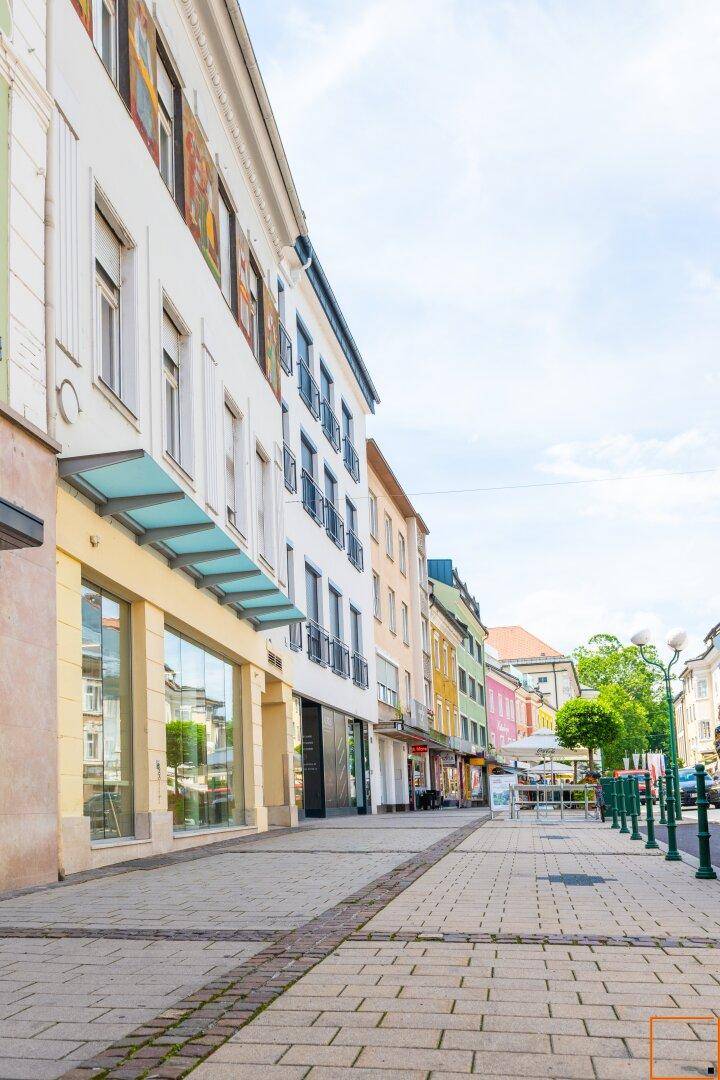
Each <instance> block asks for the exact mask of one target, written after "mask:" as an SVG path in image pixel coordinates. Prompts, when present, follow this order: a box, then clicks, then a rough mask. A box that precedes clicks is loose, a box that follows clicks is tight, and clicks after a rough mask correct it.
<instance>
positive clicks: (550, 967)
mask: <svg viewBox="0 0 720 1080" xmlns="http://www.w3.org/2000/svg"><path fill="white" fill-rule="evenodd" d="M567 875H571V876H567ZM719 920H720V885H719V884H718V883H717V882H704V881H698V880H696V879H695V877H694V873H693V870H692V868H690V867H689V866H687V865H685V864H677V863H668V862H666V861H665V860H664V858H663V854H662V852H660V853H658V852H649V851H646V850H645V848H644V846H643V845H642V844H640V843H639V842H631V841H630V840H629V838H628V837H626V836H618V835H617V834H616V833H614V832H611V831H610V830H609V828H608V827H606V826H602V825H600V824H599V823H596V822H587V823H586V822H584V821H579V822H567V821H564V822H562V823H554V824H553V823H547V824H545V823H544V824H538V825H535V824H529V823H527V824H526V823H524V822H522V823H517V824H516V823H514V822H513V823H511V822H494V823H488V824H486V825H485V827H484V828H482V829H479V830H474V831H472V832H471V833H470V834H469V835H468V836H467V837H466V838H465V839H464V840H463V841H462V842H461V843H460V844H459V845H456V846H455V848H454V850H452V851H449V852H448V853H447V854H446V855H445V856H444V857H442V858H440V859H439V860H438V861H436V862H434V863H433V864H432V865H430V866H429V867H428V868H427V870H426V871H425V873H423V874H420V875H418V876H416V877H415V879H414V880H413V881H410V882H409V883H408V885H407V887H406V888H405V889H403V890H402V891H400V892H398V893H397V894H396V896H395V897H394V899H390V900H389V902H388V903H387V904H385V905H384V906H383V907H382V908H381V910H379V911H378V913H377V914H376V915H375V916H374V917H373V918H372V919H371V920H369V921H368V922H367V923H365V925H364V926H362V927H361V928H358V929H357V930H356V931H355V932H354V933H351V934H350V935H348V937H347V938H346V939H345V940H344V941H343V943H341V944H340V945H339V947H338V948H336V949H334V950H333V951H332V952H330V953H329V954H328V955H326V956H325V957H324V958H322V959H320V960H319V962H318V963H317V964H316V965H315V966H314V967H313V968H312V969H311V970H308V971H307V973H305V974H304V975H303V976H302V977H301V978H300V979H299V980H297V981H296V982H295V983H294V984H292V985H289V986H288V987H287V989H286V990H285V992H284V993H283V994H282V995H280V996H277V997H275V999H274V1000H272V1001H270V1002H269V1004H268V1007H267V1008H266V1009H264V1011H262V1012H260V1013H259V1014H258V1015H256V1016H255V1017H254V1018H253V1019H252V1020H251V1021H250V1022H249V1023H247V1024H245V1026H243V1027H242V1028H241V1029H240V1030H239V1031H238V1032H236V1033H235V1034H234V1035H232V1036H231V1038H230V1039H229V1040H227V1041H226V1042H225V1043H224V1044H223V1045H222V1046H221V1047H219V1049H217V1050H216V1051H215V1052H214V1053H213V1054H212V1055H211V1056H210V1057H208V1058H207V1059H206V1060H205V1061H204V1062H203V1063H202V1064H200V1065H199V1066H198V1067H197V1069H196V1070H195V1071H194V1072H192V1074H191V1075H192V1080H245V1078H250V1077H257V1076H262V1077H263V1078H265V1080H275V1078H277V1080H296V1078H297V1080H301V1078H302V1080H451V1078H453V1077H455V1078H458V1077H459V1076H462V1075H467V1074H470V1073H475V1074H484V1075H492V1076H495V1077H508V1078H510V1077H513V1078H517V1077H519V1076H522V1077H523V1080H527V1078H532V1077H567V1078H575V1077H577V1078H580V1080H584V1078H587V1080H624V1078H628V1080H633V1078H636V1077H637V1078H643V1080H645V1078H647V1077H649V1075H650V1070H649V1018H650V1017H651V1016H655V1017H657V1018H658V1020H657V1021H656V1026H655V1033H654V1034H655V1040H654V1065H655V1074H656V1075H659V1076H666V1077H667V1076H675V1077H679V1076H701V1075H704V1076H707V1075H708V1073H709V1067H710V1066H715V1068H716V1069H717V1053H716V1046H715V1041H716V1036H717V1021H716V1019H715V1018H717V1017H719V1016H720V921H719ZM677 1017H694V1018H696V1019H690V1020H684V1021H683V1020H678V1019H676V1018H677ZM716 1074H717V1073H716ZM79 1075H80V1074H78V1076H79ZM110 1075H111V1076H113V1075H116V1076H118V1077H120V1076H121V1075H126V1074H121V1073H110ZM127 1075H128V1076H129V1075H131V1074H127ZM133 1075H134V1074H133ZM148 1075H149V1076H157V1077H165V1076H172V1075H183V1074H182V1073H181V1072H178V1073H171V1072H169V1071H168V1072H166V1071H163V1069H162V1068H160V1069H153V1070H151V1071H149V1073H148Z"/></svg>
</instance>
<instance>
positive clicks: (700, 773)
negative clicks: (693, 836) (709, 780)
mask: <svg viewBox="0 0 720 1080" xmlns="http://www.w3.org/2000/svg"><path fill="white" fill-rule="evenodd" d="M695 780H696V783H697V816H698V833H697V835H698V847H699V849H700V850H699V852H698V854H699V855H700V865H699V866H698V868H697V870H696V871H695V877H699V878H716V877H717V874H716V873H715V871H714V870H713V868H712V863H711V862H710V829H709V828H708V798H707V794H706V792H705V766H704V765H696V766H695Z"/></svg>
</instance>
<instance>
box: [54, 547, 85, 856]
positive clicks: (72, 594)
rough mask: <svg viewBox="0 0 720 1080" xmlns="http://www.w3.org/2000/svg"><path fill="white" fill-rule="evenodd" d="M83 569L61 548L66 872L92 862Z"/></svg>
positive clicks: (60, 770)
mask: <svg viewBox="0 0 720 1080" xmlns="http://www.w3.org/2000/svg"><path fill="white" fill-rule="evenodd" d="M81 588H82V567H81V565H80V563H79V562H78V560H77V559H73V558H72V556H71V555H66V554H65V552H63V551H58V552H57V646H58V655H57V668H58V670H57V682H58V784H59V806H60V836H59V851H58V866H59V870H60V873H61V874H71V873H74V872H75V871H77V870H84V869H86V867H87V866H89V865H90V818H89V817H84V816H83V705H82V599H81Z"/></svg>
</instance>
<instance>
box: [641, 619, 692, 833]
mask: <svg viewBox="0 0 720 1080" xmlns="http://www.w3.org/2000/svg"><path fill="white" fill-rule="evenodd" d="M630 640H631V641H632V643H633V645H635V646H637V649H638V651H639V653H640V656H641V657H642V658H643V660H644V661H645V663H646V664H647V665H648V667H654V668H657V670H658V671H662V673H663V678H664V680H665V701H666V704H667V714H668V726H669V728H670V755H669V756H670V768H671V769H672V773H673V787H674V788H675V792H674V794H675V816H676V817H677V818H678V819H682V806H681V803H680V775H679V772H678V763H677V732H676V731H675V714H674V710H673V700H672V686H671V683H670V679H671V671H672V668H673V665H674V664H676V663H677V661H678V660H679V658H680V653H681V652H682V650H683V649H684V648H685V643H686V641H687V634H686V633H685V631H684V630H671V631H670V633H669V634H668V636H667V645H668V648H669V649H672V657H671V659H670V661H669V662H668V663H667V664H663V663H662V661H661V660H651V659H650V658H649V657H648V656H646V655H645V653H644V651H643V650H644V649H645V647H646V646H647V645H649V644H650V641H651V640H652V634H651V633H650V631H649V630H647V629H645V630H638V632H637V633H636V634H633V636H632V637H631V638H630Z"/></svg>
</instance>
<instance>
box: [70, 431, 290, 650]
mask: <svg viewBox="0 0 720 1080" xmlns="http://www.w3.org/2000/svg"><path fill="white" fill-rule="evenodd" d="M58 471H59V474H60V476H61V477H62V479H63V480H65V481H66V483H68V484H70V485H71V486H72V487H74V488H75V489H76V490H77V491H79V492H81V493H82V494H83V495H85V496H86V497H87V498H88V499H90V500H91V501H92V502H93V503H94V504H95V509H96V510H97V512H98V514H99V515H100V516H101V517H112V518H115V519H116V520H117V521H120V522H122V524H123V525H125V526H126V527H127V528H128V529H130V530H131V531H132V532H133V533H134V534H135V537H136V541H137V543H138V544H139V545H140V546H141V547H147V546H150V547H153V548H154V549H155V550H156V551H159V552H161V554H163V555H164V556H165V558H166V559H167V560H168V564H169V566H170V567H171V568H172V569H174V570H180V569H182V570H185V571H186V572H187V573H189V574H191V575H192V577H194V579H195V584H196V585H197V586H198V588H202V589H209V590H210V591H211V592H212V593H213V594H214V595H215V596H216V597H217V599H218V602H219V603H220V604H222V605H224V606H225V605H227V606H229V607H231V608H232V609H233V610H234V611H236V612H237V613H238V614H239V615H240V616H241V617H242V618H243V619H247V620H248V622H250V623H251V625H252V626H253V627H254V628H255V629H256V630H270V629H272V628H273V627H276V626H286V625H287V624H288V623H294V622H301V621H302V620H303V619H304V618H305V616H304V614H303V613H302V611H300V609H299V608H297V607H296V606H295V604H294V603H293V602H292V600H290V599H288V597H287V596H286V595H285V594H284V593H283V592H282V591H281V590H280V589H279V588H278V587H277V585H275V584H274V582H273V581H272V579H271V578H270V577H268V575H267V574H266V573H265V572H264V571H263V570H261V569H260V567H259V566H257V565H256V563H254V562H253V561H252V559H251V558H250V557H249V556H248V555H246V554H245V552H244V551H243V550H242V549H241V548H240V547H239V545H238V544H237V543H236V542H235V541H234V540H233V539H232V537H231V536H230V535H229V534H228V533H226V532H225V530H224V529H221V528H220V526H219V525H216V524H215V522H214V521H213V520H212V518H210V517H209V516H208V515H207V514H206V513H205V511H204V510H202V509H201V508H200V507H199V506H198V504H197V503H196V502H194V500H193V499H191V498H190V496H189V495H188V494H187V493H186V492H185V491H184V490H183V489H182V488H181V487H180V485H179V484H178V483H176V482H175V480H173V478H172V477H171V476H170V474H169V473H167V472H166V471H165V469H163V467H162V466H161V465H160V464H159V463H158V462H157V461H155V459H154V458H152V457H151V456H150V455H149V454H148V453H146V451H145V450H118V451H116V452H114V453H108V454H89V455H85V456H83V457H66V458H60V460H59V462H58Z"/></svg>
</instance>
